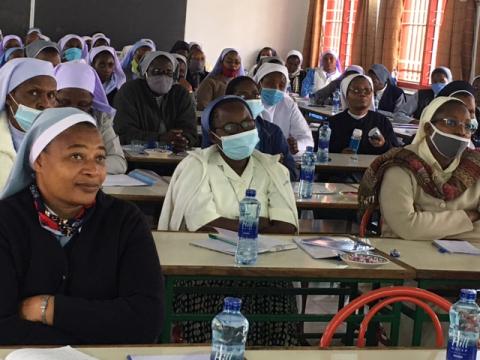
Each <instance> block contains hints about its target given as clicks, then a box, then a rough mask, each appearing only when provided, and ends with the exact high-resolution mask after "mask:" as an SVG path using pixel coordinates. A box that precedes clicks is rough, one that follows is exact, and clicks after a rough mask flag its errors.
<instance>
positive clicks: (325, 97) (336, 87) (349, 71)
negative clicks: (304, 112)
mask: <svg viewBox="0 0 480 360" xmlns="http://www.w3.org/2000/svg"><path fill="white" fill-rule="evenodd" d="M364 73H365V72H364V71H363V68H362V67H361V66H358V65H350V66H347V68H346V69H345V71H344V72H343V74H342V75H340V76H339V77H338V78H336V79H335V80H333V81H331V82H330V83H329V84H328V85H327V86H325V87H323V88H322V89H320V90H318V91H317V92H316V93H315V96H314V98H315V104H318V105H325V104H328V105H331V104H333V93H334V92H335V91H340V84H341V83H342V81H343V79H345V78H346V77H347V76H349V75H353V74H360V75H363V74H364Z"/></svg>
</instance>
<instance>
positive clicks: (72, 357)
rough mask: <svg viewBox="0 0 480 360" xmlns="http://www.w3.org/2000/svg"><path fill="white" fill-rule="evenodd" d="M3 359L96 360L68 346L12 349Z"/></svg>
mask: <svg viewBox="0 0 480 360" xmlns="http://www.w3.org/2000/svg"><path fill="white" fill-rule="evenodd" d="M5 360H97V358H94V357H92V356H89V355H86V354H84V353H82V352H80V351H78V350H76V349H73V348H72V347H70V346H64V347H61V348H54V349H19V350H15V351H12V352H11V353H10V354H8V355H7V357H6V358H5Z"/></svg>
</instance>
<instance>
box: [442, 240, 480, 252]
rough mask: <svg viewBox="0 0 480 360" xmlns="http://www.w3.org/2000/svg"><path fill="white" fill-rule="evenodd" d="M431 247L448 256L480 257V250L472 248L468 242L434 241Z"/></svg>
mask: <svg viewBox="0 0 480 360" xmlns="http://www.w3.org/2000/svg"><path fill="white" fill-rule="evenodd" d="M433 245H435V246H436V247H438V248H439V250H440V251H443V252H447V253H450V254H468V255H480V249H479V248H478V247H476V246H473V245H472V244H471V243H469V242H468V241H462V240H434V241H433Z"/></svg>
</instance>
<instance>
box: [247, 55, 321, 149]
mask: <svg viewBox="0 0 480 360" xmlns="http://www.w3.org/2000/svg"><path fill="white" fill-rule="evenodd" d="M254 80H255V81H256V82H257V83H258V84H259V85H260V88H261V91H260V95H261V99H262V103H263V105H264V107H265V110H264V111H263V112H262V114H261V115H262V118H263V119H265V120H267V121H270V122H272V123H274V124H276V125H278V126H279V127H280V129H282V132H283V135H284V136H285V138H286V139H287V141H288V145H289V147H290V152H291V153H292V154H294V155H295V154H296V153H298V152H299V151H305V149H306V148H307V146H313V137H312V131H311V130H310V128H309V127H308V124H307V121H306V120H305V118H304V117H303V115H302V113H301V112H300V109H299V108H298V106H297V104H296V103H295V101H293V99H292V98H291V97H290V96H288V94H286V92H285V90H286V88H287V85H288V70H287V68H286V67H285V66H283V65H280V64H271V63H266V64H263V65H262V66H260V68H259V69H258V71H257V73H256V75H255V78H254Z"/></svg>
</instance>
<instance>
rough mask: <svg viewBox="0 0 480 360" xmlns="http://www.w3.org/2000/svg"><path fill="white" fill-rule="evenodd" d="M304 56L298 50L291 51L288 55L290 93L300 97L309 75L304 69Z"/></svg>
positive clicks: (286, 62)
mask: <svg viewBox="0 0 480 360" xmlns="http://www.w3.org/2000/svg"><path fill="white" fill-rule="evenodd" d="M302 63H303V54H302V53H301V52H300V51H298V50H291V51H289V52H288V54H287V58H286V60H285V66H286V67H287V69H288V78H289V80H290V89H289V92H290V93H292V94H297V95H300V92H301V91H302V82H303V79H305V76H306V75H307V73H306V71H305V70H303V69H302Z"/></svg>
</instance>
